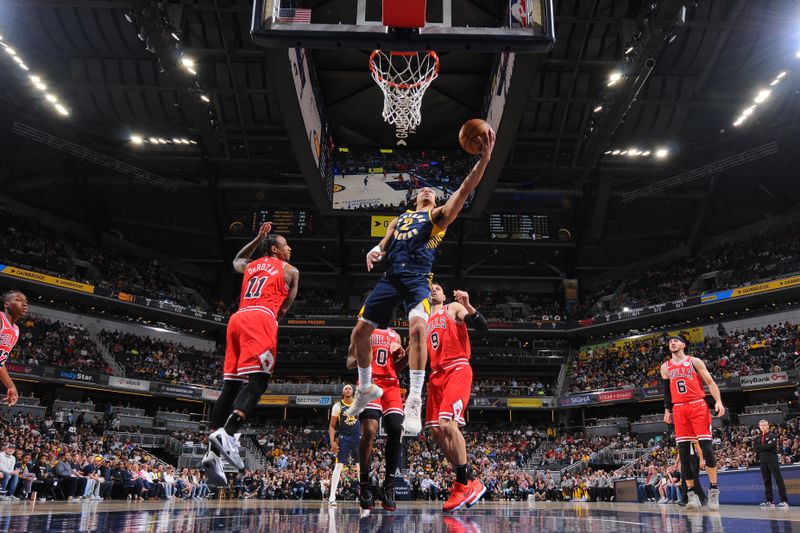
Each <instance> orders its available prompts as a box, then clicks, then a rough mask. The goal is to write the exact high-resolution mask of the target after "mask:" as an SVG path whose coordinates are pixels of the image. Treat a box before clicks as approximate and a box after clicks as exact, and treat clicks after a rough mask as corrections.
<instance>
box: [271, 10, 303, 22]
mask: <svg viewBox="0 0 800 533" xmlns="http://www.w3.org/2000/svg"><path fill="white" fill-rule="evenodd" d="M277 21H278V22H299V23H301V24H310V23H311V10H310V9H299V8H281V9H279V10H278V20H277Z"/></svg>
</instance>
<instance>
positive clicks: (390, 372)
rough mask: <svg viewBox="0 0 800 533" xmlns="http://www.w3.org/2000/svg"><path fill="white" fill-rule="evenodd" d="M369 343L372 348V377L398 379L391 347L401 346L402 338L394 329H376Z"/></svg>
mask: <svg viewBox="0 0 800 533" xmlns="http://www.w3.org/2000/svg"><path fill="white" fill-rule="evenodd" d="M369 343H370V345H371V346H372V377H374V378H394V379H397V369H396V368H395V366H394V357H393V356H392V351H391V346H392V344H394V343H397V344H400V336H399V335H398V334H397V333H396V332H395V331H394V330H393V329H376V330H375V331H373V332H372V335H371V336H370V338H369Z"/></svg>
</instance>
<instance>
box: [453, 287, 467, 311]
mask: <svg viewBox="0 0 800 533" xmlns="http://www.w3.org/2000/svg"><path fill="white" fill-rule="evenodd" d="M453 298H454V299H455V301H457V302H458V303H460V304H461V305H463V306H464V307H469V293H468V292H467V291H453Z"/></svg>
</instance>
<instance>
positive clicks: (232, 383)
mask: <svg viewBox="0 0 800 533" xmlns="http://www.w3.org/2000/svg"><path fill="white" fill-rule="evenodd" d="M242 384H243V383H242V382H241V381H238V380H232V379H226V380H225V381H224V382H223V383H222V391H221V392H220V393H219V398H217V403H215V404H214V409H213V411H212V412H211V427H212V428H213V429H219V428H221V427H222V426H224V425H225V420H227V419H228V415H230V414H231V411H232V410H233V402H234V400H236V396H238V394H239V391H240V390H242Z"/></svg>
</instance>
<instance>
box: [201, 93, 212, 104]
mask: <svg viewBox="0 0 800 533" xmlns="http://www.w3.org/2000/svg"><path fill="white" fill-rule="evenodd" d="M200 100H202V101H204V102H205V103H209V102H210V101H211V98H209V97H208V96H206V95H204V94H201V95H200Z"/></svg>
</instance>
